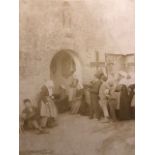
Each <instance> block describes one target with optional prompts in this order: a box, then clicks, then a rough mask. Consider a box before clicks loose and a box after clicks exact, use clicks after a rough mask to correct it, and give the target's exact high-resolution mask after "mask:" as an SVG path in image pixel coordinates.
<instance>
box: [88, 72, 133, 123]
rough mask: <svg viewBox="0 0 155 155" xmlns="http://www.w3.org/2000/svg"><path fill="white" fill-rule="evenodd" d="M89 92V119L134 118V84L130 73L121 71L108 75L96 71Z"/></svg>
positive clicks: (114, 119) (106, 120) (113, 119)
mask: <svg viewBox="0 0 155 155" xmlns="http://www.w3.org/2000/svg"><path fill="white" fill-rule="evenodd" d="M89 92H90V93H87V94H90V98H91V100H89V105H90V119H92V118H94V117H96V118H97V119H98V120H100V119H101V118H102V116H103V117H104V120H103V122H109V121H116V120H129V119H134V105H135V103H134V95H135V84H134V79H133V78H132V77H131V75H129V74H127V73H125V72H122V71H120V72H118V73H117V74H116V75H114V74H111V76H110V77H107V76H105V75H104V74H103V73H97V74H95V79H94V80H93V81H92V82H91V84H90V86H89Z"/></svg>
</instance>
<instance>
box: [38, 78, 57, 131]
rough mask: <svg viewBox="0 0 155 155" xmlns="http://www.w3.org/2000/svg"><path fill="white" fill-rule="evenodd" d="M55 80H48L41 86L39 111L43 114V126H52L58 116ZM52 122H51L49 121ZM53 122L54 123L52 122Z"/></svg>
mask: <svg viewBox="0 0 155 155" xmlns="http://www.w3.org/2000/svg"><path fill="white" fill-rule="evenodd" d="M53 89H54V84H53V81H51V80H50V81H47V82H46V83H45V84H44V85H43V86H42V88H41V92H40V102H39V111H40V116H41V127H43V128H44V127H47V123H48V126H49V127H51V126H52V123H54V122H55V120H56V117H57V109H56V106H55V104H54V101H53V98H54V97H53ZM49 122H50V123H49ZM51 122H52V123H51Z"/></svg>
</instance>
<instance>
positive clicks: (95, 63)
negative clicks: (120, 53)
mask: <svg viewBox="0 0 155 155" xmlns="http://www.w3.org/2000/svg"><path fill="white" fill-rule="evenodd" d="M95 57H96V61H95V62H91V63H90V66H91V67H96V70H97V71H98V69H99V68H100V67H105V63H104V62H100V61H99V52H98V51H96V52H95Z"/></svg>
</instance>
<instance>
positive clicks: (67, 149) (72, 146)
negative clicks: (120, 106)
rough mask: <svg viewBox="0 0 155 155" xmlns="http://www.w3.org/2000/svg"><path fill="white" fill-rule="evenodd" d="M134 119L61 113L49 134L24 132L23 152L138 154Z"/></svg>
mask: <svg viewBox="0 0 155 155" xmlns="http://www.w3.org/2000/svg"><path fill="white" fill-rule="evenodd" d="M134 145H135V144H134V121H123V122H115V123H102V122H101V121H98V120H96V119H93V120H90V119H89V118H88V117H87V116H80V115H70V114H61V115H60V116H59V118H58V126H56V127H54V128H52V129H50V133H49V134H42V135H37V134H35V133H34V132H30V131H29V132H28V131H27V132H24V133H22V134H21V135H20V155H134V150H135V147H134Z"/></svg>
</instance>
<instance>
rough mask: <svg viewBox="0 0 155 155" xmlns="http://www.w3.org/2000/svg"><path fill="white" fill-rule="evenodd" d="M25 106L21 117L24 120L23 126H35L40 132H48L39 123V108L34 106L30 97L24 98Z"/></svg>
mask: <svg viewBox="0 0 155 155" xmlns="http://www.w3.org/2000/svg"><path fill="white" fill-rule="evenodd" d="M24 105H25V108H24V110H23V111H22V115H21V119H22V120H23V122H24V123H23V128H24V129H30V128H34V129H36V130H38V134H41V133H47V132H45V131H44V130H43V129H42V128H41V127H40V125H39V123H38V121H39V115H38V114H37V109H36V108H35V107H33V106H32V104H31V100H30V99H25V100H24Z"/></svg>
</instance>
